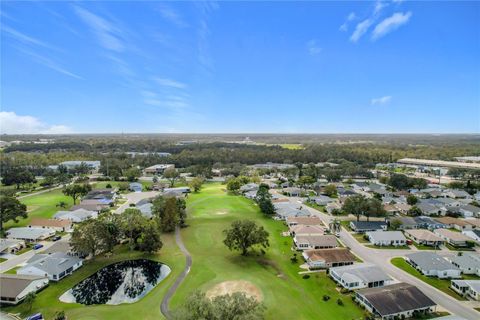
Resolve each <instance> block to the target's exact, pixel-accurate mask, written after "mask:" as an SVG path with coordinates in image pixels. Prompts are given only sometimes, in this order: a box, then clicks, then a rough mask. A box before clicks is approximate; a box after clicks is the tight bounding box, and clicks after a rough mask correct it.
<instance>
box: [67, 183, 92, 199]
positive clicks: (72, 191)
mask: <svg viewBox="0 0 480 320" xmlns="http://www.w3.org/2000/svg"><path fill="white" fill-rule="evenodd" d="M91 190H92V186H91V185H89V184H88V183H82V184H80V183H74V184H71V185H68V186H65V187H64V188H63V190H62V192H63V194H64V195H66V196H69V197H72V199H73V204H75V203H76V201H77V198H78V197H83V196H85V195H86V194H87V193H89V192H90V191H91Z"/></svg>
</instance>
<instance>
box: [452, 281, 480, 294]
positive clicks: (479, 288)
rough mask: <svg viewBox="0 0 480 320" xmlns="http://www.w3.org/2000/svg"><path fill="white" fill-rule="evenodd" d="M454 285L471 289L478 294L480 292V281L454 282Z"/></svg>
mask: <svg viewBox="0 0 480 320" xmlns="http://www.w3.org/2000/svg"><path fill="white" fill-rule="evenodd" d="M452 283H455V284H457V285H458V286H459V287H470V288H472V289H473V290H474V291H476V292H480V280H452Z"/></svg>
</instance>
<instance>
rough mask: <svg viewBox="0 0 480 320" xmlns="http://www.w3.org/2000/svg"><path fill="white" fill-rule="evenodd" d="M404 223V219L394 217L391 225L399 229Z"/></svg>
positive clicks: (394, 228)
mask: <svg viewBox="0 0 480 320" xmlns="http://www.w3.org/2000/svg"><path fill="white" fill-rule="evenodd" d="M402 225H403V223H402V221H401V220H400V219H392V221H390V227H391V228H392V229H393V230H397V229H398V228H400V227H401V226H402Z"/></svg>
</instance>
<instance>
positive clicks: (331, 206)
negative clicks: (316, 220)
mask: <svg viewBox="0 0 480 320" xmlns="http://www.w3.org/2000/svg"><path fill="white" fill-rule="evenodd" d="M325 210H327V212H328V213H329V214H332V212H333V210H342V205H341V204H340V203H338V202H336V201H335V202H330V203H328V204H327V205H326V207H325Z"/></svg>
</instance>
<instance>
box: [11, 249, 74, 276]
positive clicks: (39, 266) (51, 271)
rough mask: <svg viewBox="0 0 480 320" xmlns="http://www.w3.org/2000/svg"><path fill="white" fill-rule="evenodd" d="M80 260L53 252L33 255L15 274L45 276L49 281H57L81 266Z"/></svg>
mask: <svg viewBox="0 0 480 320" xmlns="http://www.w3.org/2000/svg"><path fill="white" fill-rule="evenodd" d="M82 264H83V262H82V259H80V258H77V257H74V256H71V255H68V254H65V253H63V252H55V253H52V254H38V253H37V254H35V255H34V256H33V257H32V258H30V259H29V260H27V264H26V265H25V266H24V267H21V268H20V269H18V270H17V274H20V275H30V276H47V277H48V279H49V280H51V281H59V280H61V279H63V278H65V277H66V276H68V275H70V274H72V273H73V272H74V271H75V270H77V269H78V268H80V267H81V266H82Z"/></svg>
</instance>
